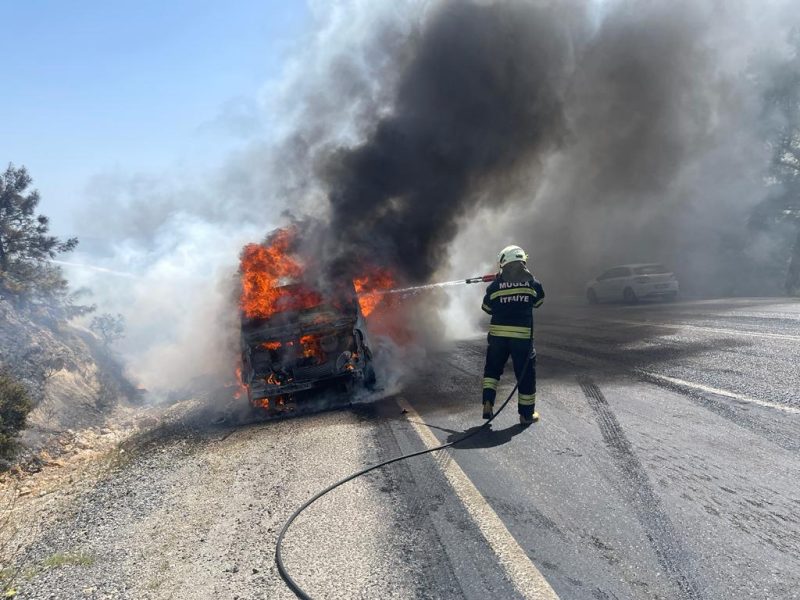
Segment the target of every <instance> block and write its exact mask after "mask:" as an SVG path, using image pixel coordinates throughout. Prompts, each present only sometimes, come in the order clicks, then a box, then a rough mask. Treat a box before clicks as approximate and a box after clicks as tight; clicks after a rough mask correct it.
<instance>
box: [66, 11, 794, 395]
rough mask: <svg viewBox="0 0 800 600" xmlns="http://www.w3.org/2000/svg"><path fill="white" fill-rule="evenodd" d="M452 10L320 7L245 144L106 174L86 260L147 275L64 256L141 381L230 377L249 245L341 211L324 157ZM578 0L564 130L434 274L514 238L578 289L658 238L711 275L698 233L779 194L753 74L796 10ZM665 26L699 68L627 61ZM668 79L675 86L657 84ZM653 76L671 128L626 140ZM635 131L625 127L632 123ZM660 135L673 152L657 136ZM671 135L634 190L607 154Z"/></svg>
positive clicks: (447, 309)
mask: <svg viewBox="0 0 800 600" xmlns="http://www.w3.org/2000/svg"><path fill="white" fill-rule="evenodd" d="M518 1H519V2H523V0H518ZM442 3H443V2H439V1H434V0H406V1H402V2H373V1H370V0H350V1H344V2H337V3H327V2H321V1H320V2H317V1H313V2H311V12H312V16H313V26H312V28H311V30H310V31H309V33H308V34H307V35H306V36H304V37H303V38H302V39H300V40H298V42H297V44H296V45H295V47H294V51H293V52H292V54H291V55H290V56H289V58H288V59H287V61H286V64H285V68H284V70H283V72H282V73H281V75H280V76H279V77H277V78H274V79H272V80H270V81H268V82H267V83H266V84H265V85H264V87H263V88H262V90H261V91H260V93H259V96H258V98H257V99H256V102H255V104H256V105H257V106H260V107H261V110H262V111H263V123H265V124H266V130H267V132H268V133H267V134H266V135H265V136H264V139H262V140H261V141H259V142H258V143H251V144H250V145H247V146H244V147H242V149H241V150H240V151H239V152H237V153H236V154H235V155H234V156H232V157H231V158H230V160H229V161H228V162H227V163H226V164H224V165H220V167H219V170H218V171H217V172H214V173H210V174H208V175H207V176H206V177H205V178H204V179H203V180H202V181H195V180H188V179H186V180H184V179H182V178H181V177H180V176H166V175H165V176H159V175H148V176H145V177H142V176H138V175H131V176H129V177H102V178H98V179H97V180H95V181H94V182H93V183H92V185H91V186H90V192H91V193H90V196H89V198H88V208H87V210H86V213H85V218H83V219H82V223H81V228H80V229H79V230H78V231H76V233H77V234H78V236H79V237H80V238H81V240H82V253H78V254H76V256H74V257H71V259H70V262H75V263H86V264H89V265H93V266H95V267H98V268H101V269H109V270H112V271H116V272H121V273H129V274H132V275H133V276H134V277H135V278H124V277H116V276H114V275H112V274H110V273H103V272H100V271H96V270H95V271H92V270H87V269H82V268H80V267H75V266H65V269H67V270H68V273H69V275H70V278H71V279H72V280H73V283H74V284H75V285H76V286H82V285H85V286H87V287H89V288H91V289H92V290H93V291H94V295H95V297H94V301H95V302H96V303H97V304H98V305H100V307H101V311H102V312H112V313H116V312H119V313H121V314H123V315H124V316H125V318H126V321H127V337H126V338H125V339H124V340H123V341H122V342H121V343H120V344H119V350H120V352H122V353H123V355H124V356H125V358H126V360H127V362H128V365H129V370H130V373H131V375H132V376H133V378H134V379H135V381H136V382H137V383H139V384H141V385H143V386H145V387H147V388H149V389H153V390H169V389H175V388H181V387H185V386H186V385H187V384H188V383H189V382H191V381H192V380H194V379H196V378H198V377H201V376H205V375H215V376H217V377H218V378H220V379H223V380H224V379H226V378H231V377H232V376H231V373H232V370H233V367H234V366H235V353H236V334H237V331H236V318H237V314H236V309H235V303H234V299H233V298H232V297H231V290H232V287H233V286H235V282H233V281H232V280H233V277H234V274H235V271H236V268H237V264H238V253H239V251H240V249H241V247H242V246H243V245H244V244H245V243H247V242H252V241H258V240H260V239H262V238H263V237H264V235H265V234H266V233H267V232H268V231H269V230H270V229H272V228H273V227H274V226H276V225H279V224H281V221H282V219H283V216H282V211H284V210H288V211H290V212H291V213H293V214H312V215H315V216H325V215H326V214H328V208H329V207H328V204H327V193H326V189H325V188H324V187H323V184H321V183H320V178H319V170H320V168H321V166H322V163H324V161H325V159H326V158H327V157H328V156H329V155H330V153H331V151H332V150H333V149H335V148H340V147H345V148H349V147H352V146H354V145H356V144H358V143H360V142H362V141H363V140H364V139H365V138H366V137H367V136H368V135H369V132H370V131H371V129H372V128H373V127H374V125H375V123H376V122H377V121H378V120H379V119H381V118H382V117H385V116H386V115H389V114H391V113H392V110H393V105H392V102H393V98H394V92H395V91H396V87H397V83H398V81H399V79H400V77H401V74H402V72H403V68H404V66H406V65H407V64H408V62H409V60H410V57H411V56H412V55H413V50H414V43H415V40H417V39H418V37H419V36H420V32H421V31H423V30H424V27H425V24H426V22H427V20H428V19H429V17H430V15H431V14H433V13H434V12H435V9H436V8H437V7H439V6H440V5H441V4H442ZM445 3H446V2H445ZM507 3H508V2H503V1H502V0H498V2H491V1H489V0H487V1H485V2H481V3H480V4H483V5H492V4H507ZM537 4H540V5H546V4H548V3H547V2H538V3H537ZM568 4H569V5H570V6H572V5H574V6H575V7H576V10H574V11H568V10H567V9H564V10H563V11H562V12H563V13H564V14H565V15H566V14H570V15H572V16H571V17H570V18H574V19H575V22H568V23H567V24H566V25H565V27H566V28H567V29H568V30H569V31H570V32H571V33H570V35H572V37H573V38H574V39H572V43H571V46H570V50H569V52H570V57H569V60H566V64H568V65H570V64H571V65H573V66H572V80H571V82H570V84H569V85H568V86H566V87H567V91H566V93H565V98H564V111H565V115H566V118H567V121H568V123H567V125H568V129H569V130H570V131H569V136H568V139H567V140H566V141H565V142H564V144H563V145H561V146H560V147H559V148H557V149H556V150H552V151H551V154H549V155H547V156H541V157H539V165H538V167H537V168H536V169H535V170H534V169H531V171H530V172H529V173H528V172H521V173H515V174H514V178H513V181H503V182H499V186H498V189H491V187H487V188H486V189H483V190H482V191H481V193H484V194H486V195H487V201H486V202H477V203H476V204H475V206H477V207H478V208H477V209H476V210H475V211H473V212H472V213H470V214H466V215H465V216H464V217H463V218H462V222H461V223H460V227H459V229H458V235H457V236H456V238H455V239H454V241H453V242H452V244H451V249H452V251H451V252H450V253H449V260H448V262H446V263H445V264H443V265H442V268H441V269H440V270H439V271H438V272H437V273H436V278H437V279H442V280H449V279H458V278H462V277H469V276H475V275H482V274H484V273H489V272H492V271H493V270H494V268H495V265H494V258H495V255H496V253H497V251H498V250H499V249H500V248H502V247H503V246H505V245H507V244H509V243H517V244H520V245H522V246H523V247H526V249H528V250H529V252H530V254H531V261H532V271H533V272H534V274H537V275H540V276H542V279H543V280H544V284H545V288H546V289H549V287H550V285H551V284H552V282H553V281H554V280H558V281H559V283H561V284H562V286H563V287H569V286H573V288H574V286H575V284H576V282H580V281H582V280H583V279H585V278H587V277H588V276H591V275H594V274H596V273H592V270H593V269H596V268H598V267H600V266H602V262H603V261H614V260H620V261H623V260H626V259H627V258H628V257H630V259H631V260H633V259H635V258H638V256H633V255H634V254H638V255H641V254H643V253H645V252H648V251H650V250H652V252H649V253H648V255H647V260H668V259H670V258H675V257H678V254H671V255H666V258H665V257H664V256H662V255H660V253H662V251H664V252H666V250H665V248H666V249H669V248H670V247H671V244H673V245H674V244H685V245H686V248H687V249H691V251H692V252H697V254H696V255H697V257H698V260H697V261H696V262H695V263H694V264H693V265H692V267H693V268H695V269H697V270H698V274H697V277H702V276H703V275H704V273H707V272H709V270H712V271H713V270H717V264H716V263H715V261H716V260H717V258H716V257H715V256H706V255H704V254H703V253H702V252H701V251H700V249H698V248H696V247H694V246H692V244H695V243H696V242H697V240H698V239H701V240H702V239H703V235H705V234H709V235H710V236H711V238H713V239H716V238H718V237H724V236H728V235H736V234H737V232H738V231H740V229H741V226H742V223H741V221H742V219H743V218H744V217H743V215H744V214H745V213H746V210H747V208H748V207H749V206H751V205H752V204H753V203H755V202H756V201H757V200H758V199H759V198H760V196H761V194H762V193H763V189H762V186H761V182H760V180H759V174H760V170H759V168H760V166H761V164H762V163H763V161H764V160H765V159H766V158H767V157H766V152H765V150H764V148H763V147H762V146H760V145H759V142H758V139H759V138H758V131H757V130H758V126H759V123H758V118H757V116H758V115H757V114H756V113H757V107H756V105H755V103H756V101H757V96H758V92H759V83H758V82H757V81H755V80H754V79H753V75H752V66H753V59H754V57H755V56H756V55H763V54H765V53H766V54H770V53H771V55H774V56H777V57H780V56H782V55H785V54H786V52H787V49H786V48H785V40H786V35H785V33H786V31H787V29H788V27H790V26H791V24H792V20H793V19H792V18H790V17H791V16H792V15H793V14H794V13H793V12H792V11H791V9H792V8H793V7H792V4H793V3H792V2H788V1H780V2H778V1H773V2H766V3H764V2H756V1H755V0H737V1H735V2H730V3H719V2H713V1H711V0H708V1H698V2H689V1H688V0H684V1H683V2H677V3H675V2H668V1H667V0H660V1H657V2H650V1H644V0H642V1H641V2H639V1H630V0H618V1H611V0H607V1H599V0H598V1H594V2H591V1H588V0H587V2H579V1H577V0H575V1H573V2H570V3H568ZM795 12H796V11H795ZM578 15H584V16H585V18H586V22H583V23H582V22H580V19H579V17H578ZM795 17H796V15H795ZM794 20H795V21H796V18H794ZM662 26H671V27H673V28H674V31H673V33H674V34H675V35H677V36H678V41H679V42H680V43H676V44H666V46H665V47H666V48H667V49H674V50H675V51H676V55H675V57H674V58H675V60H676V61H684V62H677V63H673V62H670V60H671V58H672V56H671V55H669V54H664V55H663V56H655V57H654V58H655V59H658V60H660V61H663V63H662V64H659V63H658V61H656V63H655V66H654V68H653V70H652V71H648V70H647V69H646V68H645V67H646V62H645V63H643V65H644V66H642V65H639V66H642V68H644V69H645V70H644V71H643V75H647V76H648V77H645V78H642V79H637V78H636V77H633V79H631V73H626V72H624V69H625V68H627V67H626V63H625V62H624V60H622V59H624V58H625V57H626V55H625V52H624V51H622V52H615V51H618V50H619V48H617V47H615V45H614V44H615V43H616V42H617V41H618V40H619V41H620V43H621V42H622V41H626V42H629V41H630V39H631V38H630V35H633V41H634V42H636V43H639V42H641V43H642V44H643V46H642V47H644V48H646V46H647V41H648V38H649V36H652V35H653V34H656V33H658V31H659V28H660V27H662ZM637 28H638V29H637ZM626 36H627V37H626ZM593 45H594V46H593ZM587 48H588V49H590V50H592V49H594V50H595V52H594V53H592V52H591V51H590V52H587ZM677 51H681V52H677ZM684 51H685V52H684ZM601 52H604V53H606V54H605V55H601ZM614 60H619V61H621V62H620V63H619V64H618V65H616V63H614V62H613V61H614ZM604 61H605V62H604ZM609 61H611V62H609ZM615 65H616V66H618V67H619V71H614V68H615ZM628 66H630V65H628ZM664 73H666V74H667V75H669V76H670V77H674V79H673V80H670V81H667V82H665V81H664V80H663V79H660V77H662V76H665V75H664ZM634 75H635V74H634ZM615 77H618V78H619V79H615ZM653 82H656V83H658V85H662V86H663V87H662V88H660V89H661V91H662V92H663V94H662V96H663V98H662V99H663V100H664V102H665V104H664V105H663V106H661V108H663V109H664V110H663V111H661V112H659V113H658V114H659V115H661V116H665V115H666V120H665V121H664V122H659V123H657V127H656V130H655V133H653V131H649V132H648V133H647V135H648V136H650V137H645V138H642V139H639V138H637V132H636V131H633V133H631V135H630V137H629V138H624V133H625V131H628V133H630V130H627V129H625V127H624V121H622V120H621V119H625V118H628V117H630V118H640V119H645V118H650V117H652V115H651V114H649V113H648V111H649V110H651V109H653V107H652V106H650V105H648V103H647V101H645V102H639V103H637V101H636V98H631V97H630V95H628V94H627V90H635V89H637V88H636V85H637V83H640V84H641V85H642V86H646V85H649V84H650V83H653ZM646 91H647V90H645V92H646ZM670 94H674V95H675V96H674V97H673V96H671V95H670ZM679 94H683V96H679ZM645 100H646V94H645ZM619 103H624V104H625V106H626V108H623V109H620V106H619ZM628 106H630V107H633V108H635V109H637V110H639V111H641V112H640V114H638V115H637V114H636V113H635V112H631V111H630V110H628V109H627V107H628ZM653 114H655V113H653ZM614 127H616V128H617V129H611V128H614ZM620 131H622V136H623V137H622V138H620V136H619V135H616V134H618V133H619V132H620ZM651 134H652V135H651ZM662 141H666V142H669V143H670V144H673V145H672V146H669V147H661V148H659V146H658V144H659V143H661V142H662ZM650 142H652V143H654V144H655V146H648V143H650ZM665 148H666V150H675V149H676V148H677V150H676V151H675V152H674V154H672V155H671V156H669V157H667V158H668V159H669V160H670V161H672V162H668V163H666V164H665V163H663V162H659V160H658V157H657V156H654V155H653V156H651V158H652V159H653V160H652V165H654V167H653V172H652V173H646V174H645V175H648V176H652V178H651V180H652V181H654V182H655V183H654V184H653V185H645V186H644V187H643V188H642V189H641V190H636V189H634V188H635V186H634V188H630V187H629V188H626V186H629V184H630V182H626V181H624V179H625V177H626V176H627V175H626V174H625V172H624V168H622V167H625V165H624V164H622V165H620V164H616V163H615V162H614V160H609V154H612V155H613V154H614V153H617V152H622V151H623V150H624V151H625V152H629V153H630V156H632V157H634V158H636V157H640V158H641V157H642V156H645V154H644V153H645V152H651V153H653V152H663V151H665ZM611 158H612V159H613V158H614V157H613V156H612V157H611ZM642 164H643V165H645V166H648V165H649V164H650V163H648V162H647V161H646V160H645V161H643V162H642ZM614 169H617V170H616V171H615V170H614ZM620 169H621V170H620ZM662 176H663V180H662ZM600 184H602V185H600ZM493 193H494V194H497V193H501V194H507V195H508V196H509V198H510V201H509V202H505V203H504V204H503V207H502V208H500V209H497V208H491V205H492V202H491V201H490V200H488V199H489V198H490V197H491V195H492V194H493ZM637 202H640V203H641V205H640V204H637ZM676 212H677V213H678V216H677V217H676V216H674V215H675V214H676ZM615 222H616V223H620V222H622V223H624V225H625V227H626V228H628V230H637V228H638V230H639V231H640V233H641V235H640V236H639V239H633V238H629V239H628V240H627V241H626V242H625V243H621V242H620V238H619V236H616V235H615V232H617V231H618V229H615V227H614V226H613V225H614V223H615ZM659 223H668V224H669V227H670V228H671V229H670V230H669V231H668V232H667V233H666V234H664V235H663V236H661V237H658V236H656V237H655V238H653V236H648V231H650V230H652V229H653V228H655V227H656V226H658V224H659ZM698 223H699V224H700V225H699V226H698ZM673 233H675V234H676V237H675V242H674V243H673V242H672V241H671V240H672V237H671V236H672V234H673ZM652 239H656V240H657V241H658V244H657V245H656V246H650V247H648V246H647V245H646V243H645V242H647V241H649V240H652ZM569 240H572V242H571V245H570V246H569V247H568V248H567V250H566V251H565V250H564V248H565V246H564V243H565V242H567V241H569ZM765 252H766V251H765ZM662 254H663V253H662ZM685 255H686V253H684V256H685ZM701 259H702V260H701ZM704 263H706V264H704ZM482 288H483V286H481V285H475V286H466V287H457V288H452V289H449V290H447V292H446V294H447V297H448V298H449V303H448V302H445V303H444V304H443V306H442V308H443V312H442V316H443V319H444V321H445V325H446V331H447V333H448V334H449V335H450V336H453V337H462V336H467V335H472V334H474V333H476V331H477V329H476V323H477V322H478V321H479V320H480V318H481V316H482V315H481V313H480V311H479V305H480V300H481V295H482V291H483V290H482Z"/></svg>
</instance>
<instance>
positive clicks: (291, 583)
mask: <svg viewBox="0 0 800 600" xmlns="http://www.w3.org/2000/svg"><path fill="white" fill-rule="evenodd" d="M488 277H491V278H492V279H494V276H492V275H487V276H485V277H475V278H473V279H472V280H469V279H468V280H466V281H464V280H462V281H464V283H478V282H480V281H492V279H486V278H488ZM532 359H533V327H531V344H530V350H529V351H528V358H527V360H526V361H525V366H524V367H522V371H521V373H524V372H525V371H526V370H527V368H528V365H529V364H530V362H531V360H532ZM518 387H519V381H517V382H516V383H515V385H514V388H513V389H512V390H511V392H510V393H509V394H508V397H507V398H506V399H505V401H503V403H502V404H501V405H500V408H499V409H497V412H495V413H494V414H493V415H492V416H491V418H489V419H487V421H486V422H485V423H484V424H483V425H481V426H480V427H479V428H477V429H475V430H474V431H471V432H469V433H466V434H465V435H463V436H461V437H460V438H458V439H455V440H453V441H452V442H447V443H445V444H442V445H440V446H436V447H434V448H426V449H425V450H418V451H416V452H409V453H408V454H402V455H400V456H395V457H394V458H390V459H389V460H385V461H383V462H381V463H378V464H375V465H372V466H370V467H367V468H365V469H361V470H360V471H357V472H355V473H352V474H350V475H348V476H347V477H345V478H343V479H340V480H339V481H337V482H335V483H332V484H331V485H329V486H328V487H326V488H325V489H324V490H322V491H320V492H317V493H316V494H314V495H313V496H312V497H311V498H309V499H308V500H306V501H305V502H304V503H303V504H302V505H301V506H300V507H299V508H298V509H297V510H295V511H294V512H293V513H292V515H291V516H290V517H289V518H288V520H287V521H286V522H285V523H284V524H283V527H281V530H280V533H278V540H277V542H276V545H275V564H276V565H277V567H278V573H280V576H281V578H282V579H283V581H284V583H286V585H287V586H288V587H289V589H291V590H292V592H294V593H295V595H296V596H297V597H298V598H301V599H302V600H313V599H312V597H311V596H310V595H309V594H308V593H307V592H306V591H305V590H303V588H301V587H300V585H299V584H298V583H297V582H296V581H295V580H294V579H293V578H292V576H291V575H289V572H288V571H287V570H286V565H285V564H284V563H283V552H282V546H283V539H284V537H285V536H286V532H287V531H288V530H289V527H291V525H292V523H293V522H294V520H295V519H296V518H297V517H299V516H300V514H301V513H302V512H303V511H304V510H305V509H307V508H308V507H309V506H311V505H312V504H314V502H316V501H317V500H319V499H320V498H322V497H323V496H324V495H325V494H327V493H328V492H332V491H333V490H335V489H336V488H338V487H340V486H342V485H344V484H345V483H347V482H348V481H352V480H353V479H356V478H358V477H361V476H362V475H366V474H367V473H369V472H371V471H375V470H376V469H380V468H381V467H385V466H387V465H391V464H392V463H396V462H399V461H401V460H406V459H408V458H413V457H415V456H422V455H423V454H430V453H431V452H437V451H439V450H444V449H445V448H450V447H452V446H455V445H456V444H458V443H461V442H463V441H464V440H467V439H469V438H471V437H473V436H475V435H477V434H479V433H480V432H482V431H486V430H487V429H488V428H489V426H490V425H491V423H492V421H494V420H495V418H496V417H497V415H499V414H500V413H501V412H503V409H504V408H505V407H506V405H507V404H508V403H509V402H510V401H511V398H513V397H514V393H515V392H516V391H517V388H518Z"/></svg>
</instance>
